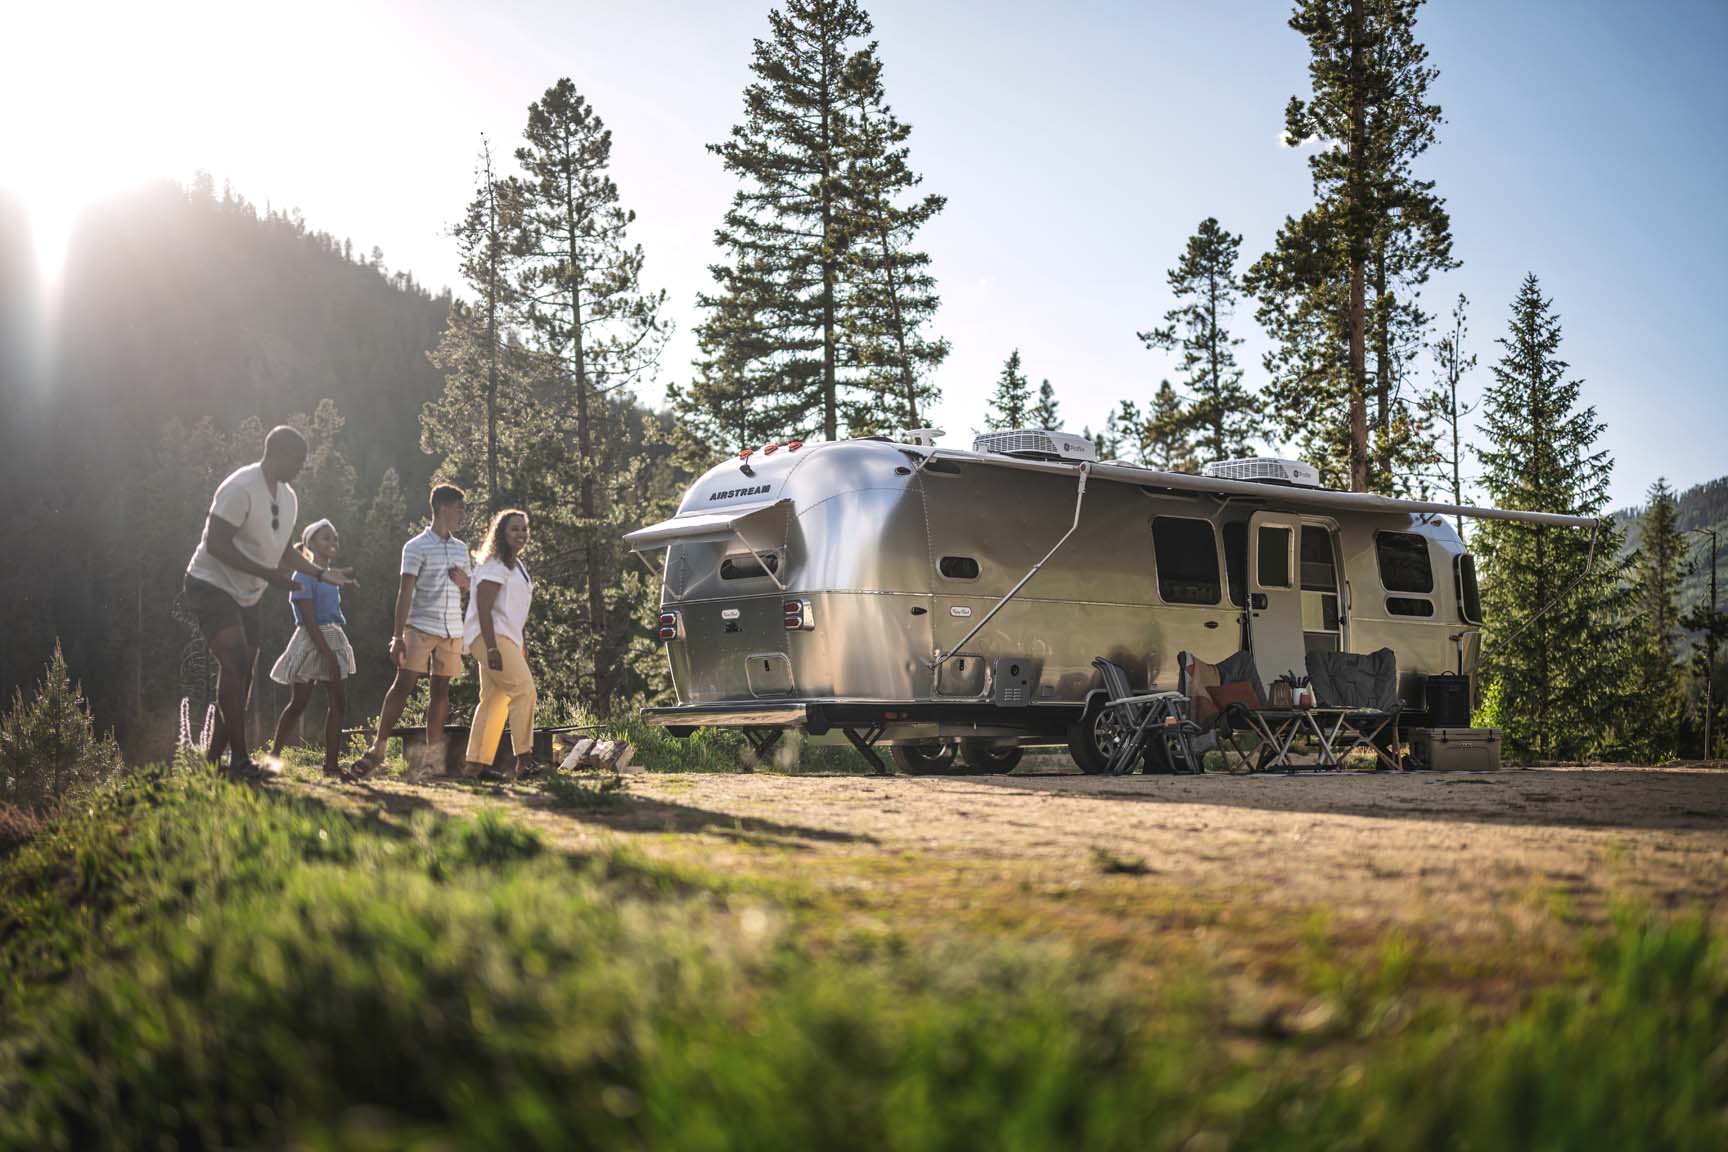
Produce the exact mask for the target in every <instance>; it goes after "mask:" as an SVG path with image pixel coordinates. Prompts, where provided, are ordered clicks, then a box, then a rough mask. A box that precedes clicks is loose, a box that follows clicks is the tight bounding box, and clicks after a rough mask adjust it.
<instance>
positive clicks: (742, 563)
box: [720, 552, 780, 580]
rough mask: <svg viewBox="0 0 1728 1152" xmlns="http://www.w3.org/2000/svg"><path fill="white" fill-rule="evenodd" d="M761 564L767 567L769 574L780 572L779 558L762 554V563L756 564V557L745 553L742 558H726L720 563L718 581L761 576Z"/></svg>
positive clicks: (765, 553)
mask: <svg viewBox="0 0 1728 1152" xmlns="http://www.w3.org/2000/svg"><path fill="white" fill-rule="evenodd" d="M762 564H767V565H768V571H769V572H778V571H780V557H778V556H776V555H775V554H774V553H772V552H764V553H762V563H757V561H756V557H754V556H752V555H751V554H750V553H748V552H746V553H744V554H743V555H742V556H728V557H726V558H725V559H724V560H722V561H720V579H722V580H749V579H751V578H753V577H756V576H761V575H763V570H762Z"/></svg>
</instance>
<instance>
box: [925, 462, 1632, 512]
mask: <svg viewBox="0 0 1728 1152" xmlns="http://www.w3.org/2000/svg"><path fill="white" fill-rule="evenodd" d="M937 458H940V459H943V460H952V461H954V462H955V463H957V464H971V465H979V464H982V465H987V466H990V467H994V468H1014V469H1019V470H1022V471H1027V472H1048V473H1053V474H1056V475H1067V476H1072V475H1074V474H1075V473H1076V472H1077V471H1078V470H1079V465H1077V464H1066V463H1062V462H1060V461H1054V460H1026V459H1021V458H1019V457H1016V456H1003V455H999V454H997V453H994V452H963V451H959V450H957V449H953V448H938V449H937V450H936V451H935V452H933V453H931V459H937ZM1088 471H1090V472H1091V473H1092V475H1093V476H1095V477H1096V478H1098V479H1100V480H1115V481H1120V482H1121V483H1124V484H1136V485H1139V486H1140V487H1142V488H1152V489H1158V488H1162V489H1167V490H1169V491H1172V492H1203V493H1208V494H1211V495H1215V496H1244V497H1253V498H1256V499H1259V500H1263V501H1266V502H1268V503H1271V504H1275V505H1278V506H1280V507H1286V506H1288V507H1298V508H1339V509H1350V510H1353V511H1357V512H1387V513H1405V514H1417V515H1426V516H1469V517H1471V518H1473V519H1478V520H1518V521H1522V522H1524V523H1527V524H1547V525H1550V526H1552V527H1556V528H1596V527H1598V526H1599V524H1600V521H1598V520H1594V519H1592V518H1590V517H1588V516H1564V515H1561V514H1560V513H1557V512H1520V511H1515V510H1512V509H1506V508H1477V507H1474V506H1472V505H1469V504H1439V503H1434V502H1431V501H1427V500H1395V499H1393V498H1392V497H1390V496H1376V495H1374V494H1373V493H1372V492H1334V491H1331V490H1330V489H1324V488H1298V487H1295V486H1293V485H1284V484H1264V483H1258V482H1255V481H1252V480H1220V479H1215V478H1213V477H1211V476H1196V475H1193V474H1192V473H1188V472H1160V471H1158V470H1157V469H1156V468H1141V467H1138V466H1136V465H1133V464H1104V463H1094V464H1089V465H1088Z"/></svg>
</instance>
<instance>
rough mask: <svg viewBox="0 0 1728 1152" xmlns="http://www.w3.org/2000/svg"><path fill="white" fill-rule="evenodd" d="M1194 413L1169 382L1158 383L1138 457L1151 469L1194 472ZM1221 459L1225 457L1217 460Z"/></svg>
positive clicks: (1196, 467) (1196, 469) (1196, 468)
mask: <svg viewBox="0 0 1728 1152" xmlns="http://www.w3.org/2000/svg"><path fill="white" fill-rule="evenodd" d="M1193 430H1194V411H1193V409H1191V408H1189V407H1187V406H1186V405H1184V404H1183V403H1182V398H1181V397H1179V396H1177V395H1176V389H1174V388H1172V387H1171V386H1170V381H1168V380H1160V381H1159V382H1158V394H1157V395H1156V396H1154V397H1153V398H1152V407H1151V409H1150V410H1149V411H1148V412H1147V414H1146V422H1145V426H1144V430H1143V432H1142V434H1141V441H1142V443H1143V445H1144V447H1143V448H1142V450H1141V457H1142V459H1143V460H1144V461H1145V462H1146V463H1147V464H1150V465H1151V466H1152V467H1154V468H1158V469H1160V470H1162V471H1165V472H1196V471H1198V470H1199V463H1198V461H1196V460H1195V459H1194V444H1193ZM1220 459H1224V457H1220Z"/></svg>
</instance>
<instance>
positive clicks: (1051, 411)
mask: <svg viewBox="0 0 1728 1152" xmlns="http://www.w3.org/2000/svg"><path fill="white" fill-rule="evenodd" d="M1061 421H1062V416H1061V411H1060V405H1058V404H1057V403H1056V389H1054V388H1052V387H1051V386H1050V381H1048V380H1045V381H1042V382H1041V383H1039V385H1038V400H1037V402H1036V403H1035V404H1033V405H1032V427H1034V428H1044V429H1048V430H1052V431H1054V430H1055V429H1057V428H1060V427H1061V426H1062V424H1061Z"/></svg>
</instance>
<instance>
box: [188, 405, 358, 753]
mask: <svg viewBox="0 0 1728 1152" xmlns="http://www.w3.org/2000/svg"><path fill="white" fill-rule="evenodd" d="M305 464H306V439H305V437H303V436H301V435H300V433H298V432H296V431H295V430H294V429H292V428H290V427H288V426H287V425H285V424H283V425H278V426H277V427H275V428H272V429H271V430H270V434H269V435H268V436H266V437H265V438H264V457H263V459H261V460H259V461H258V462H257V463H255V464H247V465H246V466H244V467H242V468H237V469H235V470H234V471H233V472H232V473H231V474H230V475H229V476H228V478H227V479H226V480H224V481H222V483H221V484H220V485H218V486H217V488H216V496H215V498H214V499H213V500H212V501H211V502H210V513H209V515H208V516H207V517H206V518H205V520H204V535H203V538H202V539H200V540H199V541H198V549H197V551H195V552H193V553H192V560H191V562H190V563H189V564H187V565H186V581H185V586H184V587H185V595H186V605H187V607H188V608H190V609H191V610H192V615H193V617H194V618H195V619H196V620H197V621H198V630H199V631H200V632H202V633H203V634H204V640H205V642H206V643H207V644H209V645H210V653H211V655H213V656H215V657H216V666H217V674H216V732H215V735H214V736H213V737H212V738H211V741H210V747H209V748H207V749H205V752H204V755H205V757H206V758H207V759H209V761H210V762H211V763H213V764H214V763H219V762H220V761H221V759H222V754H223V752H224V751H226V752H227V754H228V768H229V771H231V772H233V773H235V774H243V773H253V772H256V771H257V770H258V768H257V765H255V764H253V763H252V757H251V755H250V754H249V753H248V752H247V750H246V701H247V699H248V697H249V696H250V694H251V691H252V668H253V665H255V664H256V663H257V662H258V645H259V641H260V630H261V627H262V612H263V608H262V602H263V599H264V592H265V589H267V588H269V587H271V586H272V585H274V586H275V587H277V588H284V589H288V590H290V591H292V590H293V588H294V578H293V575H292V574H293V573H294V572H296V571H298V572H304V573H306V574H307V575H308V576H316V577H318V578H319V579H320V580H325V581H328V582H329V583H331V584H336V585H344V584H352V583H353V582H354V580H353V576H352V574H351V573H350V572H349V570H348V569H345V568H320V567H319V566H318V565H316V564H314V563H313V562H312V561H310V560H308V559H306V557H305V556H303V555H301V553H300V550H299V549H297V548H294V547H292V541H293V539H294V521H295V519H296V518H297V517H298V516H299V514H300V499H299V497H298V496H296V495H295V494H294V489H293V488H292V487H290V486H289V482H290V481H292V480H293V479H294V478H295V477H296V476H298V475H299V474H300V469H301V468H302V467H304V466H305Z"/></svg>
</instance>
